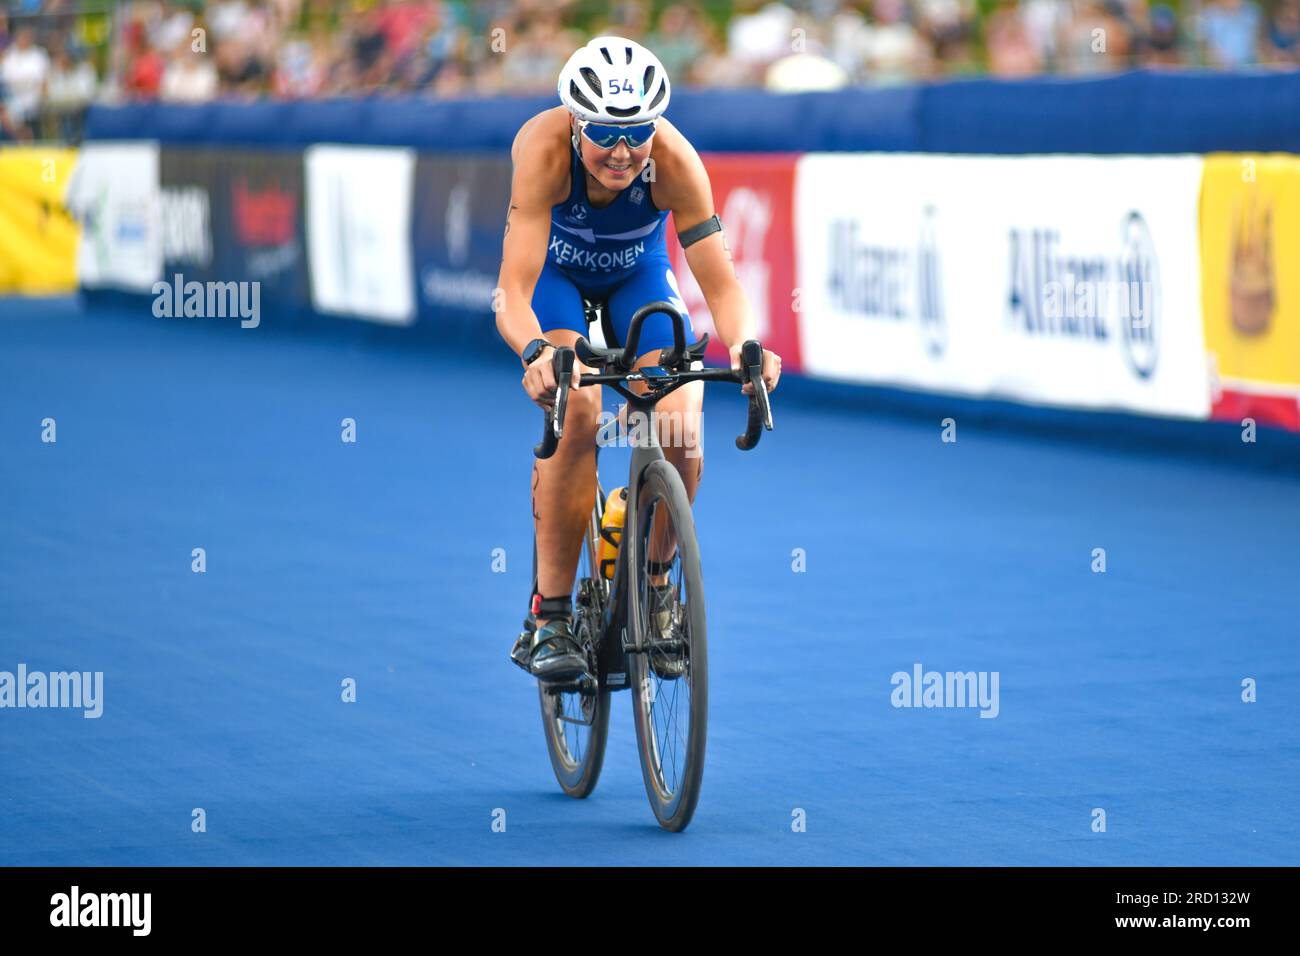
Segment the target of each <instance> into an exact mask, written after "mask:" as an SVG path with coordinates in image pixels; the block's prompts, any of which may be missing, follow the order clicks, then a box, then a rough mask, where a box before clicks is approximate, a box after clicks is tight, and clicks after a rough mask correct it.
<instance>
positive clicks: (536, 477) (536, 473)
mask: <svg viewBox="0 0 1300 956" xmlns="http://www.w3.org/2000/svg"><path fill="white" fill-rule="evenodd" d="M541 482H542V473H541V471H540V469H538V467H537V465H536V464H534V465H533V520H534V521H541V520H542V516H541V515H540V514H538V512H537V486H538V485H540V484H541Z"/></svg>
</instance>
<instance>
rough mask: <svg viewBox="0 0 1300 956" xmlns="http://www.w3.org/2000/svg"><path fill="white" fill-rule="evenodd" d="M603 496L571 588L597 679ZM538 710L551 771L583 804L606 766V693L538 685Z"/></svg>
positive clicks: (603, 594) (577, 628)
mask: <svg viewBox="0 0 1300 956" xmlns="http://www.w3.org/2000/svg"><path fill="white" fill-rule="evenodd" d="M602 501H603V495H602V494H601V492H600V490H599V489H597V492H596V507H595V508H593V509H592V515H591V521H590V522H588V526H587V529H586V533H585V534H584V536H583V542H582V552H581V554H580V556H579V559H578V572H577V575H576V578H575V581H574V585H573V633H574V636H575V637H577V639H578V643H579V644H581V645H582V647H583V649H584V650H585V651H586V653H587V661H588V664H589V666H590V670H591V673H593V674H595V673H596V658H597V654H596V650H597V644H598V642H599V640H600V630H599V628H600V621H601V617H602V614H603V612H604V608H605V602H606V601H607V600H608V592H609V587H608V584H607V583H606V582H605V581H604V579H602V578H601V577H600V576H599V574H598V573H596V568H597V564H596V554H597V550H596V549H597V546H598V545H597V542H598V541H599V535H600V518H601V513H602V510H603V509H602V505H601V503H602ZM537 693H538V697H539V698H540V701H541V707H542V728H543V730H544V731H545V733H546V749H547V751H549V753H550V755H551V767H552V769H553V770H554V771H555V779H556V780H557V781H559V784H560V787H561V789H563V790H564V792H565V793H567V794H568V795H569V796H571V797H575V798H579V799H581V798H583V797H586V796H587V795H588V794H590V793H591V792H592V791H593V790H595V789H596V781H597V780H599V779H600V770H601V767H602V766H603V764H604V762H605V739H606V737H607V736H608V732H609V690H608V688H605V687H597V686H594V685H593V686H587V687H577V686H571V687H566V688H554V687H548V686H547V685H545V684H543V683H541V682H540V681H539V682H538V684H537Z"/></svg>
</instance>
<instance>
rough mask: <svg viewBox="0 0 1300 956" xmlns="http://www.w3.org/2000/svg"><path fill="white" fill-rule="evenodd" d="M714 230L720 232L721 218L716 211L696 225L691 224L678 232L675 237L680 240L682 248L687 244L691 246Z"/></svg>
mask: <svg viewBox="0 0 1300 956" xmlns="http://www.w3.org/2000/svg"><path fill="white" fill-rule="evenodd" d="M715 232H722V220H721V219H719V218H718V214H717V213H714V214H713V215H712V216H710V217H709V218H708V219H706V220H704V222H702V223H700V224H699V225H698V226H691V228H689V229H687V230H685V231H684V232H679V233H678V234H677V238H678V240H679V241H680V242H681V244H682V248H683V249H685V248H686V247H687V246H692V245H694V244H695V243H697V242H699V241H700V240H701V239H703V238H705V237H706V236H711V235H713V234H714V233H715Z"/></svg>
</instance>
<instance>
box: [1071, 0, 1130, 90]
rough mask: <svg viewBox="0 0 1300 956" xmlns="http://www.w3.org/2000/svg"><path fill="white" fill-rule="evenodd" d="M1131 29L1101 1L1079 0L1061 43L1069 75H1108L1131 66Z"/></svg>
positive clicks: (1076, 2) (1076, 0) (1076, 1)
mask: <svg viewBox="0 0 1300 956" xmlns="http://www.w3.org/2000/svg"><path fill="white" fill-rule="evenodd" d="M1129 36H1130V35H1129V29H1128V27H1126V26H1125V24H1124V21H1123V20H1120V19H1119V18H1118V17H1116V16H1115V15H1114V14H1113V13H1111V12H1110V11H1109V10H1108V9H1107V8H1106V7H1105V6H1104V5H1103V4H1102V3H1101V2H1100V0H1075V5H1074V15H1073V17H1072V18H1071V20H1070V22H1069V23H1068V24H1067V25H1066V27H1065V31H1064V33H1063V35H1062V39H1061V44H1060V53H1061V62H1060V65H1061V68H1062V70H1063V72H1066V73H1107V72H1113V71H1116V70H1121V69H1124V68H1125V67H1127V66H1128V65H1129V50H1130V46H1131V44H1130V39H1129Z"/></svg>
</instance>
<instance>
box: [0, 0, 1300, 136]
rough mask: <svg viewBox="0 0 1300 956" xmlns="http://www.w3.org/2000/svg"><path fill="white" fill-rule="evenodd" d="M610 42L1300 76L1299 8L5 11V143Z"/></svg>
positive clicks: (444, 92)
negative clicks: (109, 113) (113, 117)
mask: <svg viewBox="0 0 1300 956" xmlns="http://www.w3.org/2000/svg"><path fill="white" fill-rule="evenodd" d="M601 33H615V34H619V35H622V36H628V37H632V38H634V39H637V40H640V41H641V42H643V43H645V44H646V45H647V46H649V47H650V48H651V49H652V50H654V51H655V53H657V54H658V55H659V57H660V58H661V59H662V60H663V62H664V65H665V66H666V67H667V69H668V71H669V74H670V76H671V77H672V78H673V82H674V84H675V85H677V86H679V87H691V86H697V87H767V88H769V89H773V90H784V91H791V90H808V89H834V88H838V87H842V86H850V85H867V84H872V85H879V84H892V83H907V82H918V81H928V80H935V79H940V78H943V77H946V76H954V75H971V74H980V73H988V74H993V75H996V76H1005V77H1019V76H1029V75H1034V74H1039V73H1062V74H1094V73H1104V72H1111V71H1119V70H1126V69H1133V68H1138V67H1166V68H1167V67H1200V68H1205V67H1210V68H1222V69H1239V68H1243V67H1252V68H1279V67H1281V68H1292V69H1294V68H1297V67H1300V0H1168V2H1164V0H1156V2H1149V0H784V2H780V0H772V2H765V0H685V2H674V0H659V2H655V0H602V2H586V0H474V2H470V0H353V2H340V0H217V2H212V3H204V2H197V0H196V2H183V0H176V2H173V0H125V2H115V0H9V2H6V0H0V139H4V138H11V139H31V138H45V139H75V138H76V135H77V128H78V123H79V120H80V117H81V115H82V114H83V113H84V110H85V109H86V107H87V106H88V105H89V104H90V103H91V102H92V101H98V100H103V101H111V102H121V101H128V100H164V101H170V102H179V103H194V102H203V101H207V100H211V99H214V98H216V97H236V98H238V97H244V98H254V97H277V98H303V97H328V96H357V95H372V94H399V95H422V96H431V97H459V96H474V95H493V94H500V93H508V92H519V93H543V92H547V91H550V90H552V89H554V84H555V78H556V75H557V74H558V73H559V70H560V67H561V65H562V64H563V63H564V60H565V59H566V58H567V57H568V55H569V54H570V53H571V52H572V51H573V49H574V48H575V47H577V46H579V45H581V44H582V43H584V42H585V41H586V40H587V39H588V38H589V37H591V36H595V35H598V34H601Z"/></svg>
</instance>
